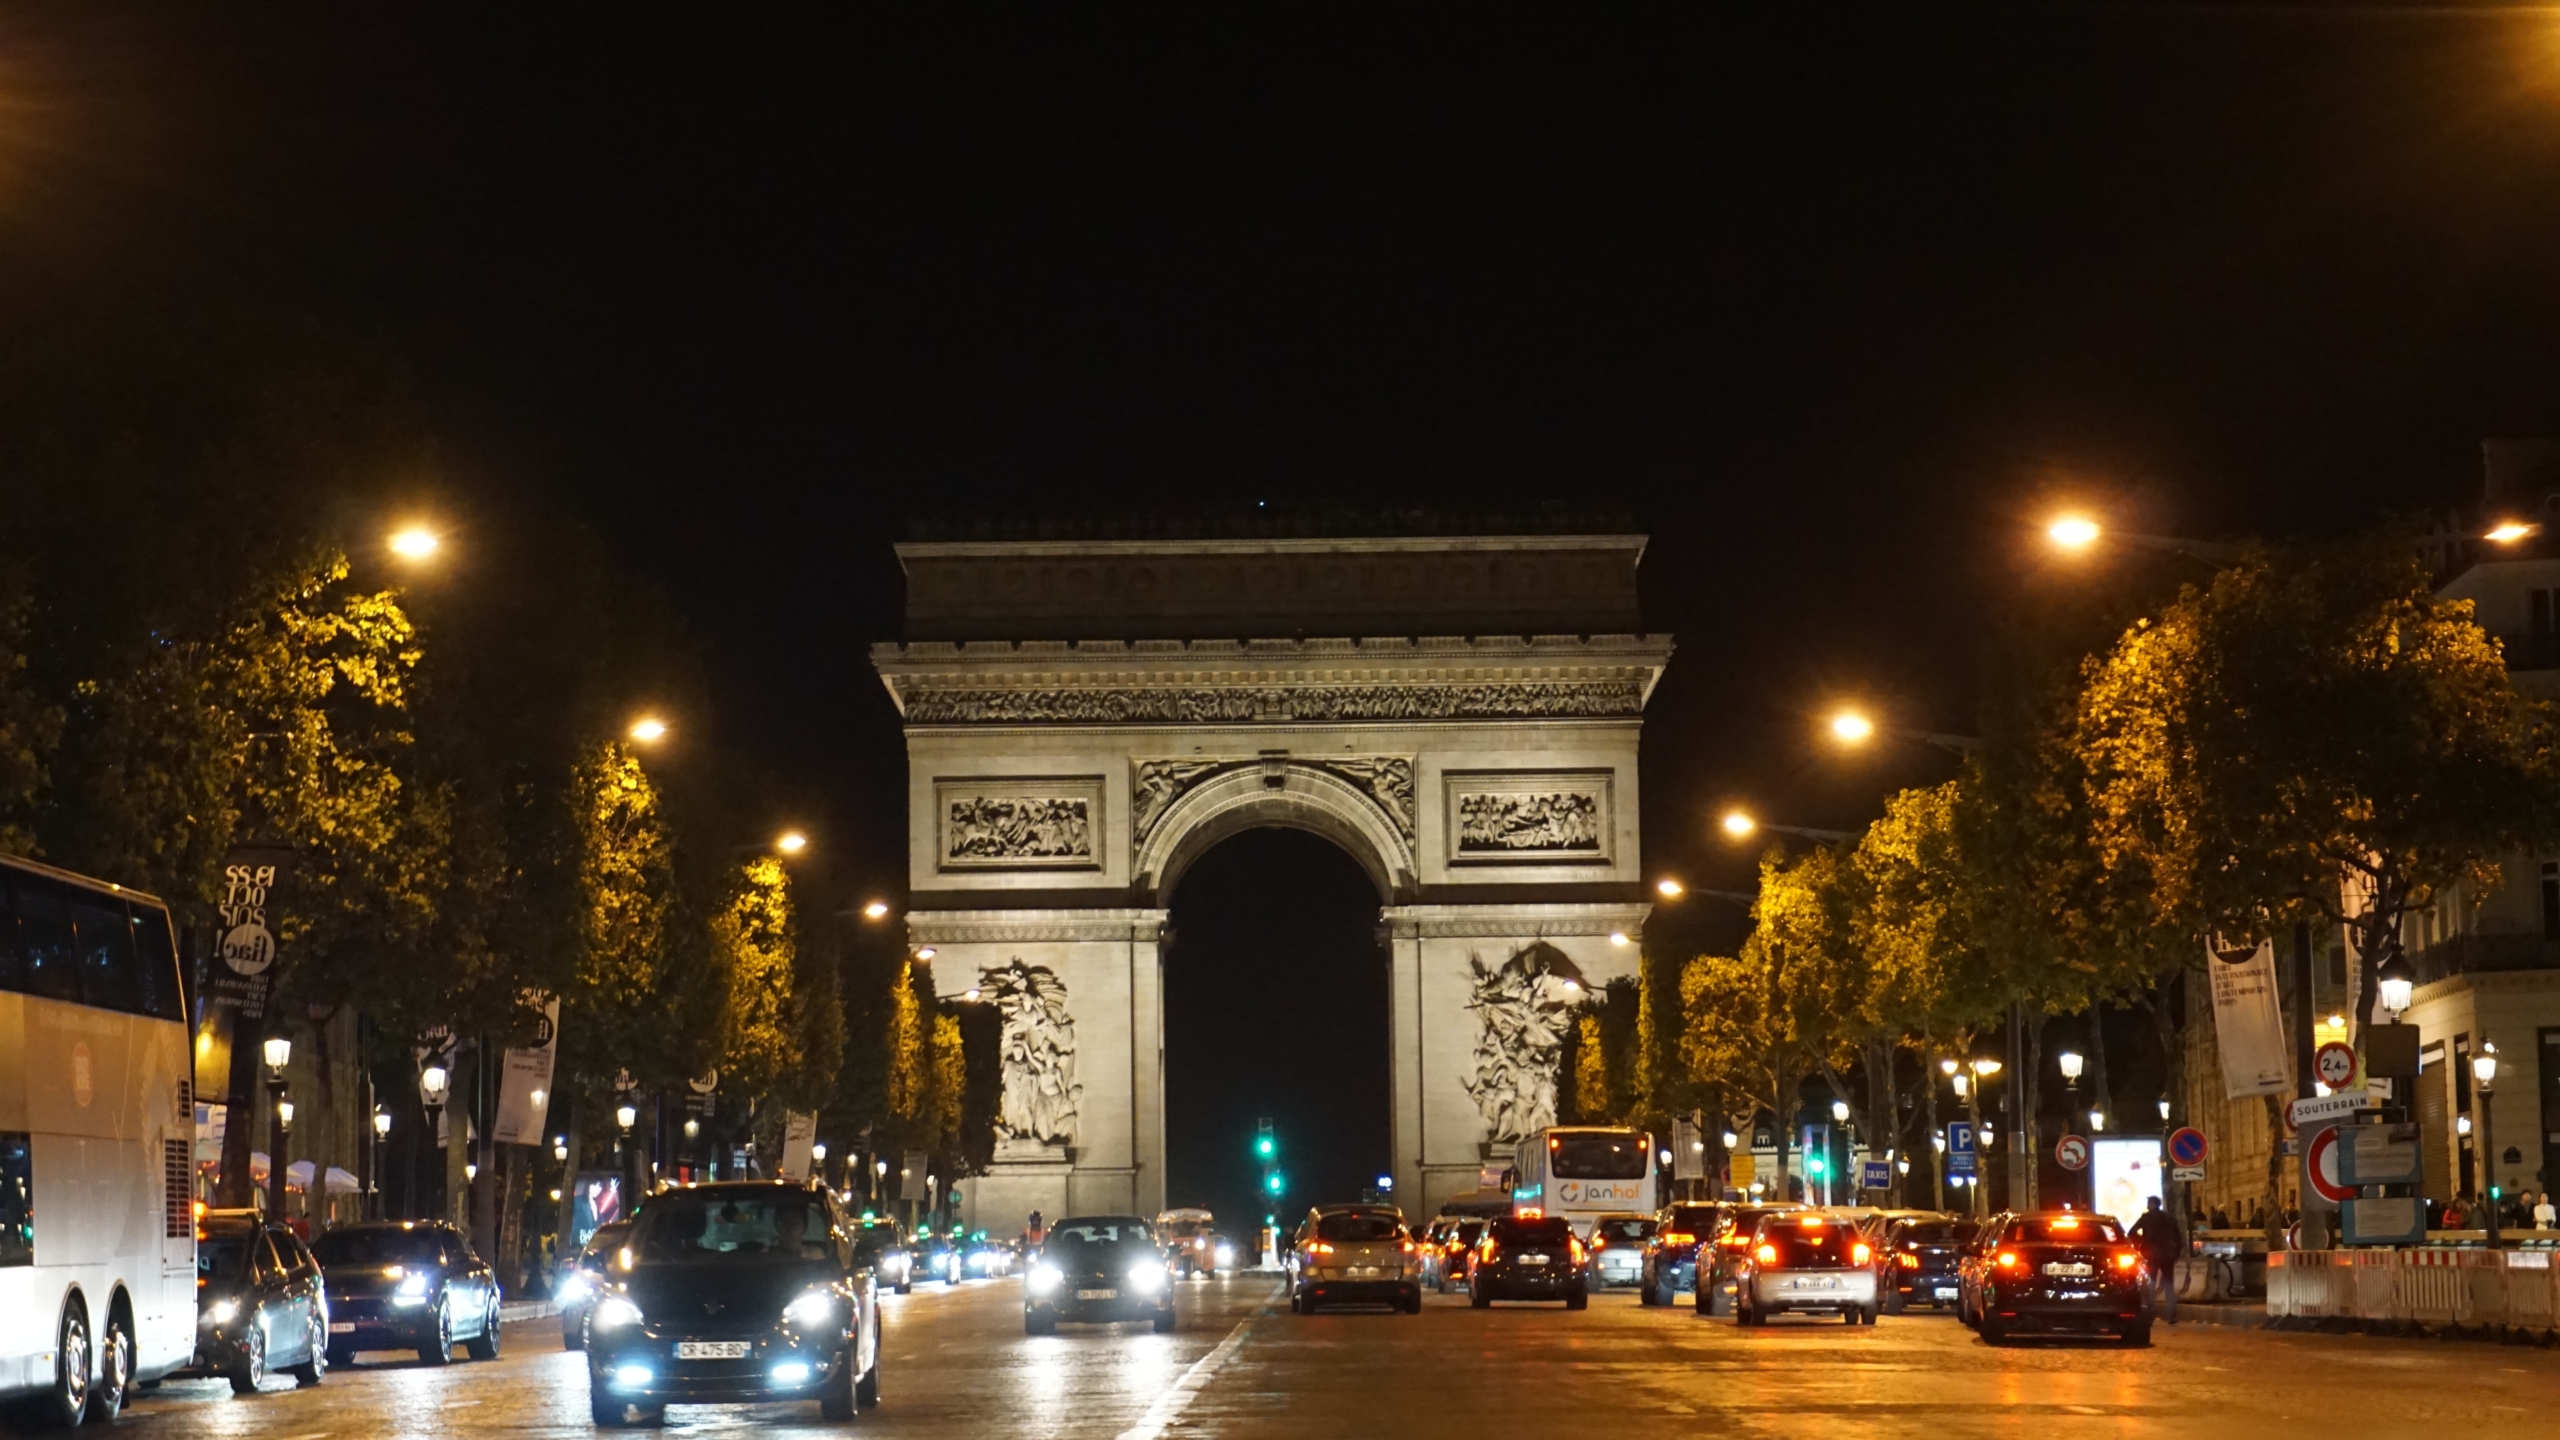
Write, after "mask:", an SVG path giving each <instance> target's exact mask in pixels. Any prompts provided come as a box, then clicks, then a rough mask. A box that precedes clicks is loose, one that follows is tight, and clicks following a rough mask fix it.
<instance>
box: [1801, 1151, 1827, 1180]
mask: <svg viewBox="0 0 2560 1440" xmlns="http://www.w3.org/2000/svg"><path fill="white" fill-rule="evenodd" d="M1823 1168H1824V1167H1823V1164H1822V1157H1821V1156H1819V1155H1808V1156H1806V1157H1805V1162H1804V1171H1805V1173H1806V1174H1808V1175H1819V1174H1821V1173H1822V1171H1823Z"/></svg>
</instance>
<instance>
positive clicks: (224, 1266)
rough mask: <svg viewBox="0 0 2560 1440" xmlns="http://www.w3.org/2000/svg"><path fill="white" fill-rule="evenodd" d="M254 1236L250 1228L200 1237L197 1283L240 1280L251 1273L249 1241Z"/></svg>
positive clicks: (197, 1250) (197, 1258)
mask: <svg viewBox="0 0 2560 1440" xmlns="http://www.w3.org/2000/svg"><path fill="white" fill-rule="evenodd" d="M254 1238H256V1237H255V1236H253V1235H252V1234H251V1233H250V1232H249V1231H246V1230H231V1231H225V1232H223V1233H220V1234H213V1235H206V1236H204V1237H203V1238H201V1239H199V1240H197V1241H196V1283H197V1284H199V1285H202V1284H204V1283H205V1282H206V1281H209V1280H237V1279H239V1278H240V1277H241V1276H243V1275H246V1274H248V1273H249V1242H250V1241H251V1240H252V1239H254Z"/></svg>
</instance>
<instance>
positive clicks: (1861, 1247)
mask: <svg viewBox="0 0 2560 1440" xmlns="http://www.w3.org/2000/svg"><path fill="white" fill-rule="evenodd" d="M1874 1258H1876V1252H1874V1251H1873V1250H1870V1249H1868V1248H1867V1242H1866V1241H1864V1240H1861V1241H1859V1242H1858V1243H1857V1244H1855V1245H1852V1246H1850V1247H1849V1263H1850V1264H1852V1265H1864V1264H1866V1263H1867V1262H1868V1261H1870V1260H1873V1259H1874Z"/></svg>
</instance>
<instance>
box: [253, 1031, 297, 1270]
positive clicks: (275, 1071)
mask: <svg viewBox="0 0 2560 1440" xmlns="http://www.w3.org/2000/svg"><path fill="white" fill-rule="evenodd" d="M259 1055H260V1056H261V1058H263V1059H264V1060H265V1061H266V1062H267V1115H268V1136H269V1138H268V1140H267V1214H268V1216H269V1217H270V1218H272V1219H274V1220H276V1221H278V1222H279V1223H281V1222H282V1221H283V1219H284V1139H285V1130H286V1129H287V1128H288V1127H289V1126H291V1125H292V1123H293V1112H292V1111H291V1110H290V1109H288V1108H286V1101H285V1098H284V1094H285V1080H284V1067H285V1066H287V1065H289V1064H291V1063H293V1042H292V1041H290V1040H288V1039H286V1038H285V1037H283V1036H282V1035H270V1036H268V1037H267V1043H266V1044H265V1045H263V1046H261V1047H259Z"/></svg>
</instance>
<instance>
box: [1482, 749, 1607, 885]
mask: <svg viewBox="0 0 2560 1440" xmlns="http://www.w3.org/2000/svg"><path fill="white" fill-rule="evenodd" d="M1614 779H1615V777H1614V775H1613V773H1612V772H1610V771H1607V770H1587V771H1545V772H1539V773H1518V772H1502V771H1451V772H1449V773H1448V774H1447V775H1445V776H1444V777H1443V781H1444V784H1445V785H1446V787H1447V792H1448V807H1447V824H1448V831H1447V838H1448V844H1449V863H1451V864H1453V865H1520V864H1538V863H1545V862H1561V863H1567V864H1576V865H1606V864H1608V863H1609V861H1610V840H1611V838H1612V836H1613V835H1614V834H1615V833H1616V828H1615V827H1616V823H1617V817H1616V815H1615V814H1614V813H1613V810H1612V805H1611V799H1612V796H1611V791H1612V788H1613V781H1614Z"/></svg>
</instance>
